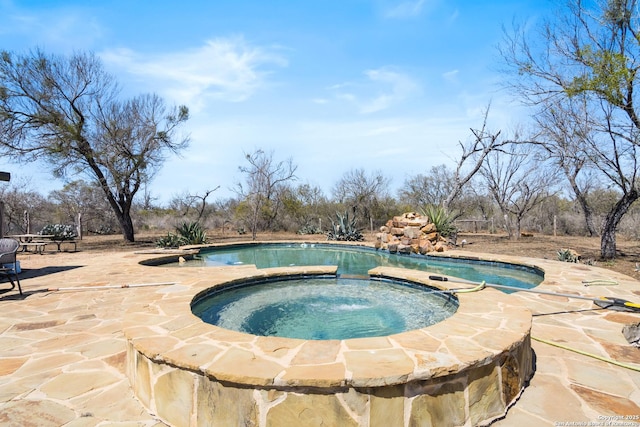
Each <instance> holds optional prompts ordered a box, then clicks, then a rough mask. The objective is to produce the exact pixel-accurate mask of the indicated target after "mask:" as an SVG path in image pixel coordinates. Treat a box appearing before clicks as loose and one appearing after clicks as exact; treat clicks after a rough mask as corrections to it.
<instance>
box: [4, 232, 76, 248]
mask: <svg viewBox="0 0 640 427" xmlns="http://www.w3.org/2000/svg"><path fill="white" fill-rule="evenodd" d="M7 237H11V238H14V239H16V240H17V241H18V242H20V246H21V247H22V251H26V250H27V248H29V247H32V248H34V250H35V251H36V252H40V253H42V251H43V250H44V247H45V246H46V245H47V244H51V243H55V244H56V246H57V247H58V252H60V251H61V245H62V244H63V243H71V244H73V250H74V251H75V250H77V244H76V241H75V240H69V239H63V238H60V237H58V236H56V235H53V234H30V233H27V234H13V235H11V236H7Z"/></svg>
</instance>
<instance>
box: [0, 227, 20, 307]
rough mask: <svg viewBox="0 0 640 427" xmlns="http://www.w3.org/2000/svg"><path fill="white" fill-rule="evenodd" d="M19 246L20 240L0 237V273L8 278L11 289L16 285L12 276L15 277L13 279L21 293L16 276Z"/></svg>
mask: <svg viewBox="0 0 640 427" xmlns="http://www.w3.org/2000/svg"><path fill="white" fill-rule="evenodd" d="M19 248H20V242H18V241H17V240H15V239H7V238H2V239H0V274H5V275H6V276H7V277H8V278H9V281H10V282H11V289H14V288H15V287H16V283H14V281H13V277H15V281H16V282H17V283H18V290H19V291H20V295H22V287H21V286H20V279H19V278H18V273H19V270H20V264H18V260H17V259H16V258H17V256H16V255H17V252H18V249H19ZM12 276H13V277H12ZM11 289H9V290H11Z"/></svg>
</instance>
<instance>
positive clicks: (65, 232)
mask: <svg viewBox="0 0 640 427" xmlns="http://www.w3.org/2000/svg"><path fill="white" fill-rule="evenodd" d="M38 234H41V235H48V236H53V237H54V239H56V240H73V239H75V238H76V237H77V236H78V234H77V233H76V228H75V227H74V226H73V225H64V224H47V225H45V226H44V227H43V228H42V230H40V233H38Z"/></svg>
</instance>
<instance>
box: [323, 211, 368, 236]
mask: <svg viewBox="0 0 640 427" xmlns="http://www.w3.org/2000/svg"><path fill="white" fill-rule="evenodd" d="M336 217H337V221H334V220H333V219H331V228H332V229H331V230H329V231H328V232H327V240H338V241H352V242H359V241H362V240H364V236H363V235H362V232H361V231H360V229H358V227H357V225H356V216H355V214H354V215H353V218H351V219H349V212H346V211H345V213H344V215H341V214H340V213H339V212H336Z"/></svg>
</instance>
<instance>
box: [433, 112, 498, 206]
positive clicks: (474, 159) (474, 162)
mask: <svg viewBox="0 0 640 427" xmlns="http://www.w3.org/2000/svg"><path fill="white" fill-rule="evenodd" d="M489 109H490V106H488V107H487V108H486V110H485V113H484V119H483V121H482V127H481V128H480V129H471V133H472V134H473V138H472V139H471V140H469V141H468V142H467V143H462V142H460V143H459V145H460V148H461V149H462V154H461V155H460V158H459V159H458V160H457V162H456V168H455V170H454V171H453V175H452V177H451V184H450V185H451V188H450V190H449V193H448V195H447V196H446V198H445V199H444V200H443V201H442V207H443V208H444V209H445V211H448V210H449V209H450V206H451V204H452V203H453V201H454V200H455V199H457V198H458V197H460V195H461V194H462V191H463V189H464V187H465V186H466V185H467V184H468V183H469V182H470V181H471V180H472V179H473V177H474V176H475V175H476V174H477V173H478V171H480V168H481V167H482V164H483V162H484V161H485V159H486V157H487V156H488V155H489V154H490V153H493V152H495V151H499V150H501V149H502V147H504V146H505V145H507V144H509V141H506V140H504V139H501V138H500V133H501V132H500V131H497V132H492V131H490V130H489V129H488V128H487V119H488V117H489Z"/></svg>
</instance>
